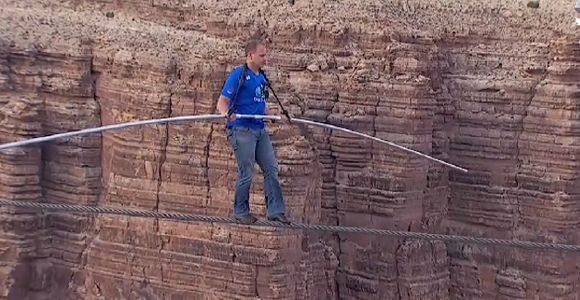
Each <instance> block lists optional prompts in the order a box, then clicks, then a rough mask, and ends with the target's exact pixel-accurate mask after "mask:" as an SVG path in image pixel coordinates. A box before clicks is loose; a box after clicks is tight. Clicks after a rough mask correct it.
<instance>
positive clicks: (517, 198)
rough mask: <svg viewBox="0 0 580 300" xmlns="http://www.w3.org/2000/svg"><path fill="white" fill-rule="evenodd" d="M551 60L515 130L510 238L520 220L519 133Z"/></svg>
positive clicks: (550, 60)
mask: <svg viewBox="0 0 580 300" xmlns="http://www.w3.org/2000/svg"><path fill="white" fill-rule="evenodd" d="M552 61H553V60H552V59H551V56H550V57H549V58H548V60H547V62H546V69H545V70H544V72H543V73H542V76H541V77H540V78H539V79H538V81H537V82H536V83H535V84H534V86H533V87H532V88H531V89H530V97H529V98H528V99H527V101H526V103H525V104H524V107H525V109H524V115H523V116H522V118H521V123H520V124H519V127H518V128H517V132H516V138H515V139H516V149H515V151H516V153H515V160H516V168H515V170H514V182H515V187H514V193H513V194H514V201H515V203H513V204H512V205H513V219H512V222H513V223H512V228H511V234H512V238H515V232H516V231H517V227H518V224H519V221H520V217H521V205H520V193H519V190H520V182H519V175H520V174H521V170H522V165H523V161H522V159H521V158H520V151H521V146H520V142H521V135H522V134H523V133H524V126H525V122H526V119H527V117H528V113H529V108H530V106H531V105H532V102H533V101H534V98H535V97H536V92H537V89H538V87H539V86H540V85H541V84H542V83H543V82H544V81H545V80H546V77H547V76H548V73H549V71H548V70H549V68H550V65H551V62H552Z"/></svg>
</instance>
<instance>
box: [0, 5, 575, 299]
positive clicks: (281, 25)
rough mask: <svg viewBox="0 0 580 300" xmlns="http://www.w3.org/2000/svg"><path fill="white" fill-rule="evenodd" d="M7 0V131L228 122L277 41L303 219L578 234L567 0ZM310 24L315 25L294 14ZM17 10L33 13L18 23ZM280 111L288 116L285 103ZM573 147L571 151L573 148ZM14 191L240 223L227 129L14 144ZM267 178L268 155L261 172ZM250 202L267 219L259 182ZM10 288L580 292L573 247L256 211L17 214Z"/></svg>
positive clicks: (291, 194) (237, 295) (453, 294)
mask: <svg viewBox="0 0 580 300" xmlns="http://www.w3.org/2000/svg"><path fill="white" fill-rule="evenodd" d="M295 2H296V3H295V4H294V5H289V3H288V2H287V1H273V2H272V1H270V2H267V3H247V2H242V1H228V2H225V3H222V2H217V1H216V2H207V1H152V2H142V1H123V2H117V1H63V2H58V3H57V2H56V1H50V0H42V1H38V2H36V3H34V4H30V3H20V2H16V1H8V0H4V1H1V3H2V4H3V6H2V7H3V8H2V9H1V10H0V22H1V24H2V26H3V27H4V28H9V29H8V30H5V31H3V32H2V33H1V35H0V60H1V61H2V64H1V65H2V72H1V73H0V74H1V77H0V78H1V81H0V82H1V85H0V88H1V91H0V93H1V95H2V97H0V103H2V108H3V109H2V112H1V113H0V118H1V119H0V131H2V135H1V136H0V141H1V142H8V141H14V140H18V139H23V138H29V137H34V136H41V135H47V134H52V133H56V132H64V131H71V130H76V129H81V128H87V127H93V126H99V125H106V124H114V123H121V122H128V121H133V120H142V119H151V118H163V117H169V116H180V115H193V114H210V113H214V112H215V111H214V107H215V101H216V100H217V97H218V93H219V91H220V88H221V86H222V84H223V81H224V79H225V77H226V75H227V72H228V71H230V70H231V69H232V67H233V66H235V65H236V64H238V63H240V62H241V60H240V57H241V55H239V54H240V53H241V51H240V46H241V45H242V44H243V41H244V40H245V39H246V38H247V37H248V36H249V35H253V34H258V33H262V34H264V35H266V36H268V37H270V39H271V42H272V45H271V53H270V63H271V64H270V65H271V66H270V67H268V68H267V72H268V74H269V77H270V78H271V79H272V81H273V82H274V88H275V89H276V92H277V94H278V96H279V97H280V98H281V99H282V101H283V103H284V104H285V105H286V106H288V108H289V109H290V110H291V111H292V112H293V114H294V115H297V116H302V117H304V118H308V119H312V120H317V121H322V122H328V123H332V124H336V125H340V126H344V127H347V128H350V129H355V130H357V131H360V132H364V133H367V134H370V135H373V136H377V137H380V138H384V139H387V140H389V141H392V142H396V143H398V144H400V145H403V146H406V147H409V148H412V149H415V150H419V151H421V152H423V153H427V154H431V155H433V156H436V157H438V158H440V159H444V160H448V161H451V162H453V163H455V164H459V165H462V166H464V167H467V168H468V169H470V171H471V172H470V173H469V174H463V173H459V172H457V171H451V170H449V169H448V168H446V167H444V166H441V165H439V164H434V163H431V162H428V161H426V160H424V159H422V158H418V157H416V156H413V155H409V154H407V153H403V152H400V151H398V150H396V149H392V148H389V147H388V146H386V145H383V144H378V143H374V142H369V141H367V140H363V139H358V138H353V137H351V136H348V135H345V134H342V133H339V132H332V131H327V130H321V129H316V128H302V127H298V126H283V125H282V126H281V125H269V128H270V132H271V134H272V139H273V142H274V146H275V148H276V150H277V155H278V158H279V160H280V167H281V174H280V176H281V181H282V184H283V189H284V191H285V195H286V203H287V206H288V210H289V215H290V217H291V218H292V219H293V220H296V221H299V222H305V223H322V224H330V225H344V226H364V227H374V228H386V229H396V230H411V231H424V232H449V233H454V234H467V235H474V236H490V237H501V238H517V239H527V240H536V241H558V242H565V243H566V242H568V243H578V242H579V241H578V240H579V238H578V237H577V234H575V229H576V228H577V224H576V223H577V222H576V221H575V220H576V219H577V218H574V217H575V216H576V214H577V213H576V211H575V210H574V209H572V208H574V207H575V205H574V203H575V202H574V201H575V199H576V194H577V193H576V192H575V189H574V186H575V185H574V184H575V183H576V180H577V178H578V176H577V175H576V174H577V172H576V169H577V167H576V164H575V155H576V151H577V149H576V148H577V145H576V144H577V143H576V141H575V138H577V133H576V132H575V130H574V126H575V124H576V123H575V122H576V119H577V118H576V116H575V114H576V113H575V111H576V106H575V105H574V103H575V101H577V100H578V98H579V97H580V87H579V86H578V82H579V77H580V69H579V68H578V66H579V65H580V61H579V57H580V55H579V54H580V53H579V52H580V44H578V42H577V41H578V35H577V34H576V36H574V34H573V33H571V32H572V31H571V30H572V29H571V28H570V26H569V25H571V24H572V21H570V24H567V23H566V22H567V20H568V19H570V20H572V18H571V15H572V10H571V8H570V9H569V8H568V3H566V1H563V0H562V1H552V2H553V3H551V4H550V7H546V8H544V7H543V6H541V8H540V9H538V10H532V9H530V8H528V7H526V6H525V3H520V2H519V1H508V2H507V3H506V2H505V1H487V2H485V3H484V2H469V3H467V2H465V3H463V2H457V3H449V1H430V2H429V3H427V2H422V1H392V3H389V4H386V3H384V2H383V1H363V2H359V1H352V2H344V3H342V2H330V1H329V2H325V1H301V0H297V1H295ZM293 21H295V22H293ZM14 24H17V26H15V25H14ZM271 109H272V110H273V111H276V110H277V108H276V106H275V105H273V106H272V107H271ZM555 145H556V146H557V147H554V146H555ZM0 157H1V159H0V166H1V170H2V172H1V174H2V176H1V177H0V195H1V196H2V197H4V198H9V199H20V200H28V201H47V202H56V203H74V204H87V205H99V206H113V207H132V208H139V209H145V210H155V211H177V212H186V213H195V214H208V215H221V216H227V215H229V214H231V207H232V199H233V186H234V183H235V180H236V166H235V160H234V159H233V155H232V153H231V150H230V149H229V146H228V144H227V142H226V140H225V136H224V128H223V124H220V123H185V124H183V123H181V124H171V125H158V126H148V127H143V128H133V129H128V130H123V131H115V132H110V133H106V134H103V135H102V136H101V135H92V136H88V137H82V138H74V139H68V140H63V141H58V142H52V143H47V144H43V145H37V146H32V147H26V148H18V149H13V150H9V151H3V152H2V153H1V156H0ZM257 170H258V169H257ZM254 182H255V184H254V186H253V190H252V196H251V205H252V210H253V212H255V213H256V214H258V215H259V216H261V217H264V214H265V207H264V200H263V190H262V179H261V173H257V176H256V177H255V181H254ZM3 215H4V216H5V218H4V219H3V221H2V224H3V225H4V226H3V229H2V248H3V249H5V250H4V251H3V253H4V254H3V256H4V257H5V258H4V259H3V265H2V269H1V272H0V274H1V276H0V279H1V281H0V282H1V285H0V287H1V288H0V291H1V296H2V297H4V298H7V299H8V298H10V299H12V298H14V299H48V298H55V297H56V298H59V299H75V298H78V299H312V298H320V299H473V298H477V299H479V298H482V299H513V298H516V299H517V298H522V299H536V298H540V299H544V298H551V299H553V298H558V299H573V298H574V297H575V296H577V295H578V294H579V293H580V290H578V285H577V278H578V276H579V275H580V272H579V271H578V269H577V264H576V261H577V257H576V256H573V255H571V254H569V253H556V254H554V253H551V254H550V253H544V252H539V251H523V250H517V249H507V250H506V249H502V248H491V247H479V246H472V245H464V244H450V245H445V244H444V243H441V242H433V241H412V240H396V239H391V238H377V237H374V236H366V235H354V234H340V235H331V234H313V233H305V232H304V233H303V232H299V231H291V230H281V229H271V228H255V227H251V226H240V225H220V224H202V223H199V224H198V223H193V224H189V223H179V222H170V221H157V220H152V219H139V218H122V217H108V216H99V217H96V218H91V217H86V216H81V215H78V216H77V215H72V214H57V213H47V214H40V213H38V212H36V211H29V210H13V209H3Z"/></svg>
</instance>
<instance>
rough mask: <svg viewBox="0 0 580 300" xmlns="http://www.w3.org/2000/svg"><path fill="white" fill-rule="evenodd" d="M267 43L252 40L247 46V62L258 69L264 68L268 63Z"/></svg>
mask: <svg viewBox="0 0 580 300" xmlns="http://www.w3.org/2000/svg"><path fill="white" fill-rule="evenodd" d="M266 55H267V53H266V43H265V42H264V41H262V40H257V39H256V40H251V41H249V42H248V43H247V44H246V60H247V62H248V64H252V65H253V66H255V67H257V68H262V67H263V66H265V65H266V64H267V63H268V59H267V57H266Z"/></svg>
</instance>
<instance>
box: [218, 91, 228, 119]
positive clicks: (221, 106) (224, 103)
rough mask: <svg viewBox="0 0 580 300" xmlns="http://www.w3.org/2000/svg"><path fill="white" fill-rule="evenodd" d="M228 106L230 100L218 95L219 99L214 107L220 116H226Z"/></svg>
mask: <svg viewBox="0 0 580 300" xmlns="http://www.w3.org/2000/svg"><path fill="white" fill-rule="evenodd" d="M229 105H230V99H229V98H228V97H226V96H223V95H220V98H219V99H218V102H217V105H216V108H217V110H218V112H219V113H220V114H222V115H225V114H227V113H228V110H229Z"/></svg>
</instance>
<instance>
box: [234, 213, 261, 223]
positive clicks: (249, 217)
mask: <svg viewBox="0 0 580 300" xmlns="http://www.w3.org/2000/svg"><path fill="white" fill-rule="evenodd" d="M235 218H236V220H238V221H240V222H241V223H242V224H253V223H256V221H258V219H257V218H256V217H254V216H253V215H252V214H247V215H245V216H235Z"/></svg>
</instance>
